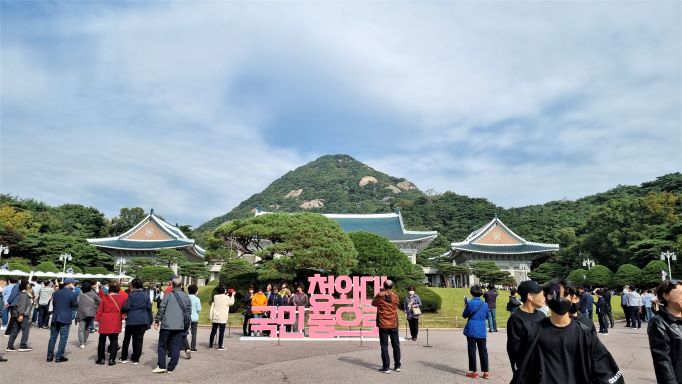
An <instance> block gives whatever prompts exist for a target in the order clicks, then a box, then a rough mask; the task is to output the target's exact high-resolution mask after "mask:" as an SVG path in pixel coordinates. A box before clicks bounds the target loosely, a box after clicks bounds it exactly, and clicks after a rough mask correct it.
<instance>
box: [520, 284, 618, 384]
mask: <svg viewBox="0 0 682 384" xmlns="http://www.w3.org/2000/svg"><path fill="white" fill-rule="evenodd" d="M572 289H573V288H572V287H570V286H569V285H568V284H567V283H565V282H560V281H552V282H550V283H549V284H547V285H546V286H545V287H544V288H543V291H544V294H545V298H546V300H547V306H548V307H549V309H550V312H551V315H550V317H548V318H547V319H544V320H542V321H540V322H539V323H538V326H537V329H536V331H535V334H534V335H533V340H532V342H531V344H530V347H529V350H528V354H527V355H526V356H524V357H523V358H522V362H521V365H520V366H519V372H518V375H517V377H518V382H519V383H528V384H535V383H538V384H539V383H542V384H595V383H604V384H607V383H608V384H623V383H625V381H624V379H623V374H622V372H621V371H620V369H619V368H618V365H617V364H616V361H615V360H614V359H613V357H612V356H611V354H610V353H609V351H608V350H607V349H606V347H605V346H604V344H602V343H601V341H600V340H599V338H598V337H597V336H596V335H594V334H593V333H592V332H591V331H590V330H588V329H586V327H584V326H583V325H581V323H579V322H577V321H574V320H573V319H572V318H571V316H570V314H569V311H570V310H571V307H572V306H573V302H572V301H571V300H570V299H569V297H567V296H568V295H569V292H571V291H572Z"/></svg>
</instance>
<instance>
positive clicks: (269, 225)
mask: <svg viewBox="0 0 682 384" xmlns="http://www.w3.org/2000/svg"><path fill="white" fill-rule="evenodd" d="M214 236H215V237H220V238H223V239H225V241H227V242H230V243H232V244H234V246H235V247H236V248H238V249H239V250H241V251H242V252H244V253H251V254H256V255H258V256H260V257H261V258H262V259H263V261H262V264H266V263H268V262H270V261H272V260H273V259H274V258H275V256H277V255H280V256H284V257H290V258H291V263H287V267H288V268H291V270H289V271H283V272H286V273H296V274H297V276H300V275H301V274H303V273H305V271H314V270H323V271H326V272H329V273H333V274H336V275H343V274H348V273H350V271H351V269H352V268H353V267H355V265H356V264H357V260H356V255H357V251H356V250H355V248H354V247H353V242H352V241H351V240H350V238H349V237H348V235H346V233H344V232H343V230H342V229H341V227H339V225H338V224H337V223H336V222H334V221H333V220H330V219H327V218H326V217H324V216H322V215H319V214H314V213H299V214H267V215H261V216H257V217H254V218H250V219H245V220H235V221H232V222H228V223H225V224H223V225H221V226H220V227H219V228H218V229H217V230H216V231H215V233H214Z"/></svg>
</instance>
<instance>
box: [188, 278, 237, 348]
mask: <svg viewBox="0 0 682 384" xmlns="http://www.w3.org/2000/svg"><path fill="white" fill-rule="evenodd" d="M198 291H199V287H197V286H196V285H194V284H192V285H190V286H189V287H187V292H188V293H189V301H190V302H191V303H192V324H191V325H190V333H191V337H192V342H191V345H190V343H189V342H188V341H187V335H185V338H184V339H183V341H182V343H183V349H184V350H185V354H186V355H187V359H191V358H192V352H196V351H197V327H198V326H199V313H201V299H199V296H197V292H198ZM233 295H234V293H233ZM232 304H234V303H232Z"/></svg>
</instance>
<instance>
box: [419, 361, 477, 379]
mask: <svg viewBox="0 0 682 384" xmlns="http://www.w3.org/2000/svg"><path fill="white" fill-rule="evenodd" d="M418 363H419V364H421V365H423V366H426V367H430V368H434V369H437V370H439V371H444V372H449V373H454V374H456V375H461V376H464V375H466V373H467V371H463V370H461V369H457V368H454V367H451V366H449V365H445V364H438V363H432V362H428V361H418Z"/></svg>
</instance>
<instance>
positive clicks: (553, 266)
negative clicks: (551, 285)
mask: <svg viewBox="0 0 682 384" xmlns="http://www.w3.org/2000/svg"><path fill="white" fill-rule="evenodd" d="M528 277H530V279H531V280H535V281H537V282H539V283H546V282H548V281H550V280H552V279H558V278H561V277H563V268H562V266H561V265H559V264H558V263H556V262H554V261H546V262H544V263H542V264H540V265H539V266H538V267H537V268H535V269H534V270H532V271H531V272H530V273H529V274H528Z"/></svg>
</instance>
